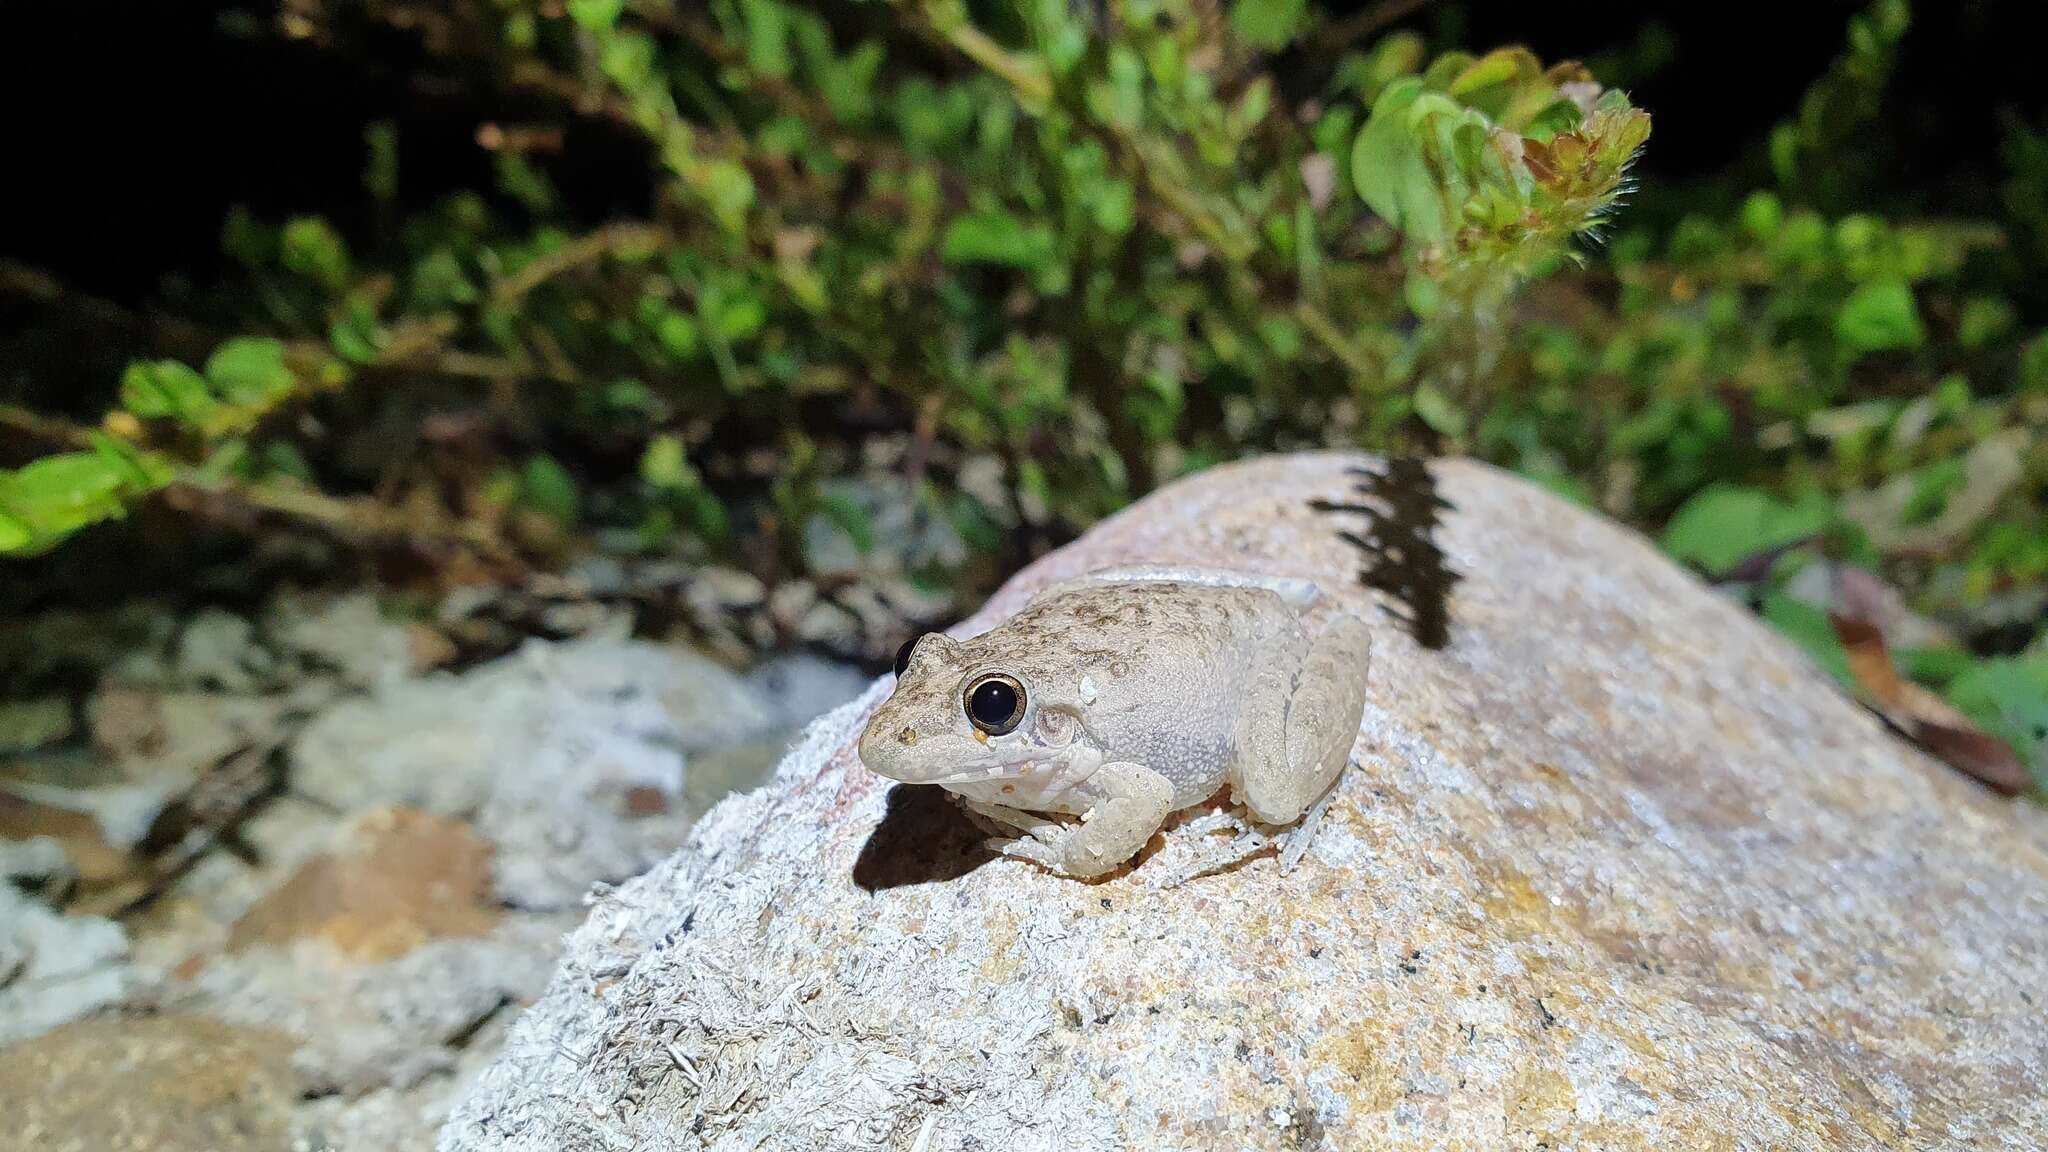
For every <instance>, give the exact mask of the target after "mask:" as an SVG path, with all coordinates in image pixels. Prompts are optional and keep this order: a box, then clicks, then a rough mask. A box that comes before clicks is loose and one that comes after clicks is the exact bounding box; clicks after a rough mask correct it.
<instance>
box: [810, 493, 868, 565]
mask: <svg viewBox="0 0 2048 1152" xmlns="http://www.w3.org/2000/svg"><path fill="white" fill-rule="evenodd" d="M818 511H819V513H820V514H822V515H823V516H824V517H825V519H826V520H828V521H830V522H831V523H833V524H836V525H838V527H839V529H840V531H842V532H845V533H846V535H847V537H848V538H849V539H851V540H852V541H853V547H854V550H855V551H858V552H861V553H863V554H865V553H868V552H872V551H874V548H875V518H874V516H873V515H871V514H870V513H869V512H868V510H867V508H866V507H865V506H863V505H862V504H861V502H860V501H858V500H855V499H853V498H852V497H850V496H847V495H845V494H844V493H838V492H827V493H825V494H823V495H822V496H820V497H819V498H818Z"/></svg>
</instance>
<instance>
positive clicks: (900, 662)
mask: <svg viewBox="0 0 2048 1152" xmlns="http://www.w3.org/2000/svg"><path fill="white" fill-rule="evenodd" d="M922 639H924V637H922V636H912V637H911V638H910V639H908V640H905V641H904V642H903V647H901V648H898V649H897V650H896V678H897V679H898V680H901V679H903V673H904V672H906V671H908V670H909V669H910V654H911V653H912V652H915V651H917V642H918V641H919V640H922Z"/></svg>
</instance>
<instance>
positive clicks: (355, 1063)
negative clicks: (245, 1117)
mask: <svg viewBox="0 0 2048 1152" xmlns="http://www.w3.org/2000/svg"><path fill="white" fill-rule="evenodd" d="M564 927H565V925H564V923H563V920H562V918H561V917H558V916H539V915H518V916H508V917H507V918H506V919H505V921H504V922H503V923H501V924H500V925H499V926H498V927H497V928H496V929H495V930H494V931H492V933H491V934H490V935H489V936H485V937H480V938H475V939H465V938H459V937H457V938H448V939H439V940H430V941H427V942H426V943H424V944H421V945H419V946H418V947H416V948H413V949H412V950H410V951H408V952H406V953H405V954H404V955H402V956H399V957H398V958H396V959H393V960H388V961H384V962H382V963H369V964H365V963H361V962H358V961H357V960H355V959H352V958H350V957H348V956H346V955H344V954H343V953H342V952H341V951H339V950H338V949H336V948H335V947H334V946H333V945H332V944H331V943H329V942H328V941H326V940H322V939H302V940H296V941H293V942H291V943H289V944H285V945H267V944H265V945H256V946H253V947H250V948H248V949H247V950H245V951H243V952H239V953H235V954H232V955H228V956H224V957H220V958H218V959H216V960H215V961H214V962H213V963H211V964H209V965H207V967H206V968H205V969H204V970H203V971H202V972H200V973H198V974H197V975H196V976H195V977H194V979H193V980H192V982H191V984H190V985H189V986H186V987H182V988H179V989H175V990H173V991H172V992H170V993H168V994H167V995H166V1003H167V1004H169V1005H170V1006H172V1007H175V1008H177V1009H179V1010H181V1011H193V1012H203V1013H204V1014H206V1015H208V1016H213V1017H216V1018H219V1019H222V1020H226V1021H229V1022H231V1023H235V1024H241V1025H246V1026H251V1027H261V1028H270V1029H276V1030H278V1031H281V1032H285V1033H288V1034H290V1035H291V1036H292V1037H294V1038H295V1039H296V1040H297V1041H298V1047H297V1049H296V1050H295V1051H294V1052H293V1053H292V1057H291V1059H292V1066H293V1068H294V1069H295V1070H296V1071H297V1072H298V1074H299V1076H300V1077H301V1078H302V1079H303V1081H304V1082H305V1085H306V1089H307V1091H308V1092H311V1093H326V1092H338V1093H343V1094H345V1095H348V1096H352V1097H353V1096H360V1095H362V1094H364V1093H367V1092H374V1091H378V1090H380V1089H386V1088H390V1089H409V1088H413V1087H415V1086H418V1085H421V1084H424V1083H426V1082H428V1081H429V1080H431V1079H432V1078H434V1077H436V1076H441V1075H445V1074H447V1073H448V1072H450V1071H451V1070H452V1069H453V1068H455V1066H456V1064H457V1062H458V1060H459V1057H460V1053H459V1046H460V1045H461V1044H462V1042H463V1041H464V1040H465V1039H466V1038H467V1037H469V1036H470V1035H471V1034H472V1033H474V1032H475V1031H476V1030H477V1028H478V1027H479V1026H481V1025H482V1024H484V1023H485V1022H486V1021H488V1020H489V1019H490V1018H491V1017H492V1016H493V1015H495V1014H496V1013H497V1012H498V1011H499V1010H500V1009H501V1008H502V1007H503V1006H504V1005H505V1004H506V1003H508V1002H511V1001H524V1000H530V999H532V998H533V997H534V996H535V995H537V994H538V993H539V991H540V990H541V988H542V987H543V986H544V985H545V984H546V981H547V976H548V971H549V969H550V968H551V967H552V965H553V957H554V955H555V952H556V947H557V945H558V943H559V941H558V937H559V934H560V933H561V931H562V929H563V928H564Z"/></svg>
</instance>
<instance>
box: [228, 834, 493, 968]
mask: <svg viewBox="0 0 2048 1152" xmlns="http://www.w3.org/2000/svg"><path fill="white" fill-rule="evenodd" d="M490 889H491V850H490V846H489V845H486V844H484V843H483V842H482V841H480V840H478V839H477V838H476V836H475V834H473V833H472V832H470V830H469V828H468V827H467V826H466V825H463V824H458V823H455V822H454V821H452V820H444V819H442V818H441V817H438V816H434V815H431V814H429V813H425V812H417V811H413V810H410V809H405V808H386V809H380V810H377V811H374V812H371V813H369V814H367V815H365V816H364V817H362V818H361V819H359V820H357V821H356V822H355V823H354V824H353V825H351V826H350V827H349V828H348V829H346V830H345V831H344V833H343V834H342V836H341V843H340V844H339V845H337V847H336V849H335V850H334V851H333V852H331V853H329V854H327V855H323V856H319V857H316V858H314V859H312V860H308V861H307V862H306V863H305V864H303V865H301V866H300V867H299V870H298V871H296V872H294V873H293V874H292V876H291V878H290V879H288V880H286V881H285V882H284V883H283V884H282V885H280V886H279V887H278V888H276V889H275V890H274V891H272V892H271V893H270V894H269V895H267V896H265V897H264V898H263V899H261V900H259V901H257V902H256V904H255V905H254V906H253V907H251V908H250V909H249V910H248V912H246V913H244V914H243V916H242V917H241V919H239V920H238V921H236V922H235V926H234V929H233V931H232V932H231V933H230V935H229V937H228V948H229V950H230V951H236V952H240V951H245V950H247V949H248V948H250V947H252V946H254V945H256V944H282V943H286V942H289V941H292V940H296V939H301V938H315V939H321V940H325V941H326V942H327V943H329V944H331V945H333V946H334V947H335V948H336V949H337V950H339V951H340V952H341V953H342V954H343V955H345V956H348V957H350V958H352V959H355V960H359V961H360V960H389V959H393V958H396V957H398V956H403V955H404V954H406V953H407V952H410V951H412V950H413V949H415V948H417V947H419V946H420V945H422V944H424V943H426V942H427V941H428V940H432V939H436V938H439V937H445V936H482V935H485V934H486V933H488V932H489V931H490V929H491V927H492V926H493V925H495V924H496V923H497V921H498V910H497V909H496V908H495V907H493V906H492V905H491V903H490Z"/></svg>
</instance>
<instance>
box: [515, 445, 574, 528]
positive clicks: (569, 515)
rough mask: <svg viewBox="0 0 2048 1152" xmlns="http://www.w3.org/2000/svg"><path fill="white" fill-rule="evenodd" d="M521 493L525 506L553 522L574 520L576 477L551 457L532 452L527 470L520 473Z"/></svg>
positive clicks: (565, 522)
mask: <svg viewBox="0 0 2048 1152" xmlns="http://www.w3.org/2000/svg"><path fill="white" fill-rule="evenodd" d="M520 494H521V496H522V497H523V498H524V499H525V501H526V503H527V505H528V506H530V507H532V508H534V509H535V510H537V511H539V512H540V513H542V514H543V515H545V516H547V517H548V518H549V519H551V520H554V521H555V522H556V523H558V524H564V525H571V524H574V523H576V511H577V506H578V504H579V503H580V501H579V500H578V497H577V492H576V478H575V477H573V476H571V475H569V470H568V469H566V468H564V467H562V466H561V464H560V463H558V462H557V461H556V460H555V458H554V457H552V456H534V457H532V458H530V459H528V460H527V462H526V470H525V472H524V473H523V474H522V475H521V477H520Z"/></svg>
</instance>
